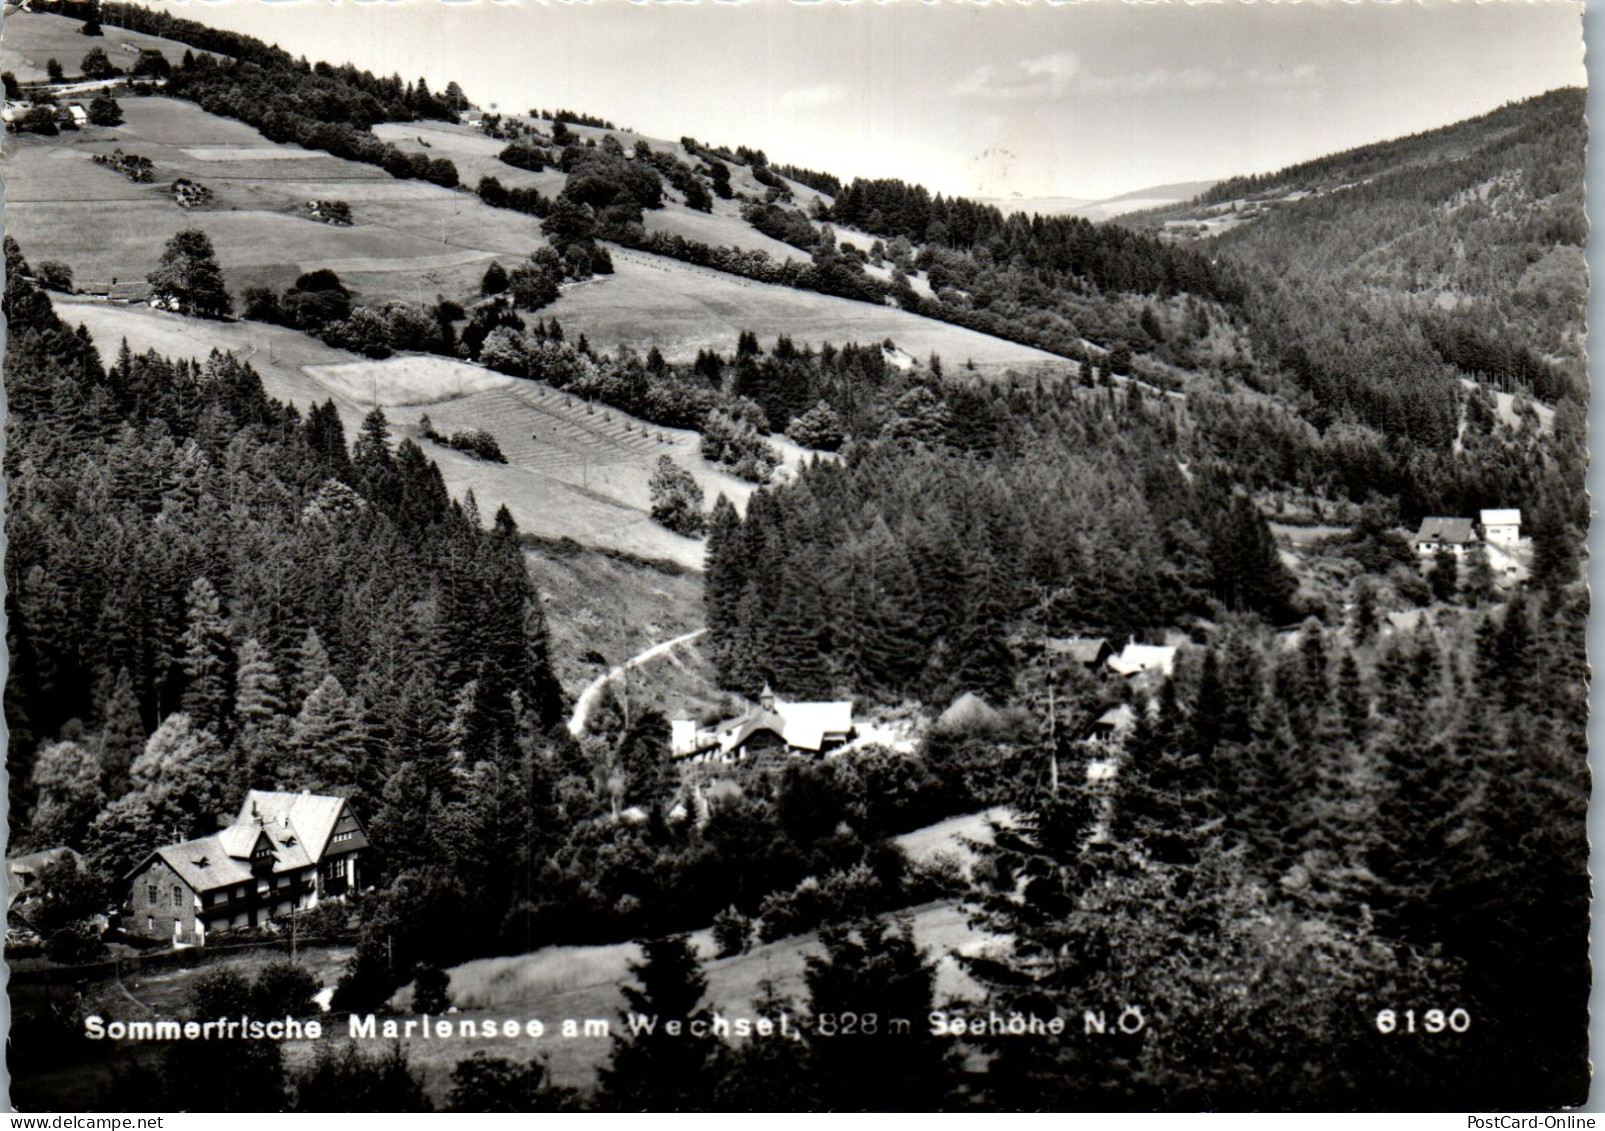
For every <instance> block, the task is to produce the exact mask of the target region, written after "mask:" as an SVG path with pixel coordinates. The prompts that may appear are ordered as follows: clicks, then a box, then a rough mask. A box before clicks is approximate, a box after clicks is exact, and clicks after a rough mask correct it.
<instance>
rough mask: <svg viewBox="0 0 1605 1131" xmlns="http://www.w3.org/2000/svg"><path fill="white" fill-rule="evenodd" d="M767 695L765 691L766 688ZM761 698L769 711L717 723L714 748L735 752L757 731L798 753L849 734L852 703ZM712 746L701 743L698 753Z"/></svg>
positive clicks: (759, 709) (756, 709) (759, 710)
mask: <svg viewBox="0 0 1605 1131" xmlns="http://www.w3.org/2000/svg"><path fill="white" fill-rule="evenodd" d="M765 691H766V692H767V691H768V689H767V688H766V689H765ZM771 696H772V693H769V694H766V696H765V698H766V699H769V700H770V702H772V703H773V704H774V709H773V710H766V709H765V708H763V707H761V706H759V707H753V708H752V709H750V710H749V711H748V712H747V713H746V714H745V715H742V716H741V717H740V718H735V719H727V720H725V721H724V722H722V723H719V724H718V725H717V726H716V727H715V728H714V732H715V733H716V734H717V736H718V738H717V745H718V746H719V748H720V750H721V751H722V752H724V753H726V754H728V753H730V752H731V751H732V750H735V749H737V748H738V747H740V746H741V745H742V744H743V743H745V742H746V741H747V740H748V739H750V738H751V737H752V736H753V735H755V734H757V733H758V732H759V731H763V730H767V731H772V732H774V733H775V734H776V735H778V736H779V737H780V739H781V741H783V742H784V743H785V744H786V745H787V746H791V747H794V748H796V749H798V750H819V749H821V748H823V746H824V744H825V741H826V739H829V738H846V737H847V736H848V735H849V734H851V733H852V730H853V702H852V700H851V699H838V700H832V701H826V702H817V703H788V702H786V701H785V700H783V699H773V698H771ZM712 745H714V743H713V742H703V743H702V744H701V745H699V746H698V749H704V750H705V749H707V748H708V747H709V746H712Z"/></svg>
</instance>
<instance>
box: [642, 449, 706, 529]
mask: <svg viewBox="0 0 1605 1131" xmlns="http://www.w3.org/2000/svg"><path fill="white" fill-rule="evenodd" d="M649 486H650V488H651V491H652V520H653V521H654V522H656V523H658V524H659V525H661V526H664V527H667V528H668V529H669V530H672V531H674V532H675V533H676V534H684V535H685V536H686V537H688V538H699V537H701V536H702V533H703V531H704V530H706V529H707V525H708V520H707V517H706V516H705V515H704V514H703V513H702V488H701V487H699V486H698V485H697V481H696V479H695V478H693V477H692V475H691V473H690V472H689V471H687V470H686V469H685V468H683V467H680V466H679V465H677V464H676V463H675V462H674V461H673V460H672V459H670V458H669V457H668V456H659V457H658V463H657V469H656V470H655V471H654V472H653V473H652V481H651V483H650V484H649Z"/></svg>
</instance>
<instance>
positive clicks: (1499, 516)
mask: <svg viewBox="0 0 1605 1131" xmlns="http://www.w3.org/2000/svg"><path fill="white" fill-rule="evenodd" d="M1478 518H1479V521H1480V522H1481V523H1482V536H1483V538H1484V539H1486V540H1487V541H1488V543H1489V544H1490V545H1494V546H1510V547H1514V546H1516V545H1518V544H1519V543H1520V542H1521V511H1519V510H1515V509H1509V510H1485V511H1483V512H1482V513H1481V514H1480V515H1479V516H1478Z"/></svg>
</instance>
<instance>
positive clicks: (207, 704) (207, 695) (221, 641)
mask: <svg viewBox="0 0 1605 1131" xmlns="http://www.w3.org/2000/svg"><path fill="white" fill-rule="evenodd" d="M185 605H186V613H185V622H186V627H185V629H184V637H183V643H184V659H183V666H184V674H185V676H186V677H187V680H188V682H187V683H186V684H185V687H184V710H185V711H186V712H188V713H189V715H190V717H191V718H192V719H193V720H194V721H195V724H196V725H197V726H199V727H204V728H207V729H209V730H213V731H217V732H220V733H221V732H222V731H223V730H225V729H227V728H228V727H229V726H231V725H232V719H231V718H230V712H229V708H230V707H231V706H232V704H233V691H234V689H233V686H232V684H233V669H234V664H233V657H232V655H231V654H230V647H229V638H228V629H227V626H226V624H225V621H224V617H223V612H222V603H221V601H220V600H219V599H218V595H217V590H216V589H214V588H213V587H212V583H211V582H210V581H208V580H207V579H206V578H205V577H197V578H196V579H195V580H194V582H192V583H191V584H190V587H189V593H188V594H187V595H186V596H185Z"/></svg>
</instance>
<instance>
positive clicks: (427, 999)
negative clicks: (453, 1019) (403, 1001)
mask: <svg viewBox="0 0 1605 1131" xmlns="http://www.w3.org/2000/svg"><path fill="white" fill-rule="evenodd" d="M450 990H451V978H450V977H449V976H448V975H447V974H446V972H445V971H444V970H442V969H441V968H440V967H438V966H434V965H430V964H420V965H419V966H418V968H417V970H416V971H415V972H414V974H413V979H412V1008H413V1012H415V1013H445V1012H446V1010H448V1009H450V1008H451V993H450Z"/></svg>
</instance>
